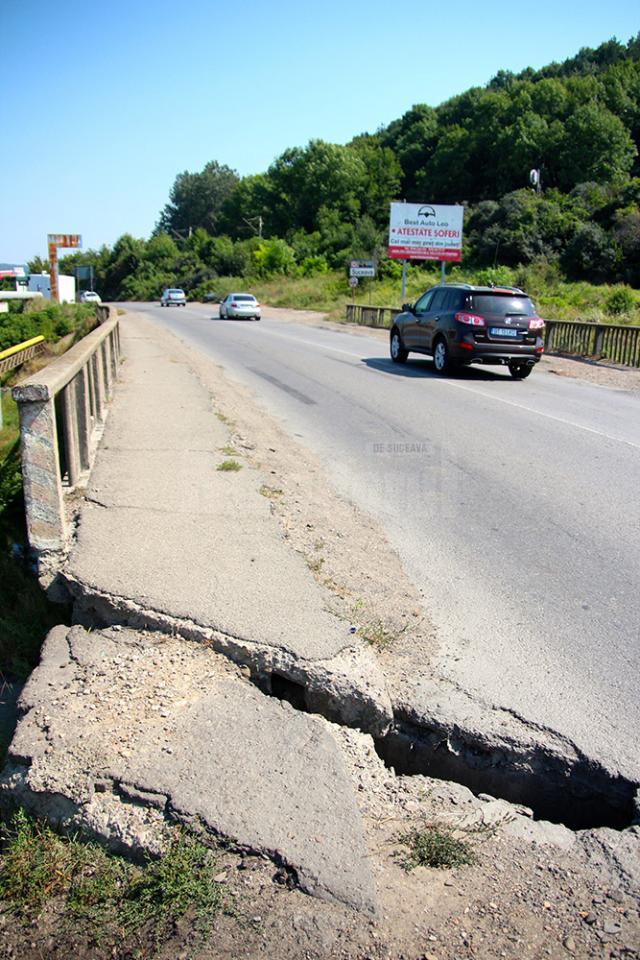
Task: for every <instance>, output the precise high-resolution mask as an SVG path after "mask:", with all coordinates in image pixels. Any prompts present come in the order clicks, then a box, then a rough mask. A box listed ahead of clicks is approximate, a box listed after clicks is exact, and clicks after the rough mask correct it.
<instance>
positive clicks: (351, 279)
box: [349, 277, 358, 288]
mask: <svg viewBox="0 0 640 960" xmlns="http://www.w3.org/2000/svg"><path fill="white" fill-rule="evenodd" d="M349 286H350V287H351V288H353V287H357V286H358V278H357V277H349Z"/></svg>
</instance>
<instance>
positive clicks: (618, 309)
mask: <svg viewBox="0 0 640 960" xmlns="http://www.w3.org/2000/svg"><path fill="white" fill-rule="evenodd" d="M636 306H637V303H636V298H635V296H634V295H633V291H632V290H630V289H629V287H618V288H617V289H616V290H614V291H613V293H610V294H609V296H608V297H607V299H606V300H605V304H604V308H605V310H606V312H607V313H610V314H611V315H612V316H618V315H619V314H621V313H632V312H633V311H634V310H635V309H636Z"/></svg>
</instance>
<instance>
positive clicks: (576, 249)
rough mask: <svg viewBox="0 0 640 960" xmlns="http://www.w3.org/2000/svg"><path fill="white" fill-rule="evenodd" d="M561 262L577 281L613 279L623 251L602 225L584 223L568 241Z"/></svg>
mask: <svg viewBox="0 0 640 960" xmlns="http://www.w3.org/2000/svg"><path fill="white" fill-rule="evenodd" d="M562 262H563V266H564V268H565V270H566V271H567V273H568V274H569V276H570V277H573V278H574V279H576V280H591V281H592V282H593V281H596V282H599V281H605V280H613V279H615V278H616V274H617V268H618V265H619V263H620V251H619V249H618V248H617V246H616V244H615V243H614V241H613V240H612V239H611V237H609V236H608V234H607V233H606V232H605V231H604V230H603V229H602V227H600V226H598V224H597V223H585V224H584V225H583V226H582V227H580V229H579V230H577V231H576V234H575V236H574V238H573V240H571V242H570V243H569V244H568V246H567V249H566V251H565V253H564V256H563V258H562Z"/></svg>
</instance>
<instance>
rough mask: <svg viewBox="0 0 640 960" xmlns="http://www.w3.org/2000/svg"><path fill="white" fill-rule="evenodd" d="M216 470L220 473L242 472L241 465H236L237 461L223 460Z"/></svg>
mask: <svg viewBox="0 0 640 960" xmlns="http://www.w3.org/2000/svg"><path fill="white" fill-rule="evenodd" d="M216 470H220V471H221V472H222V473H236V472H237V471H238V470H242V464H241V463H238V461H237V460H223V461H222V463H219V464H218V466H217V467H216Z"/></svg>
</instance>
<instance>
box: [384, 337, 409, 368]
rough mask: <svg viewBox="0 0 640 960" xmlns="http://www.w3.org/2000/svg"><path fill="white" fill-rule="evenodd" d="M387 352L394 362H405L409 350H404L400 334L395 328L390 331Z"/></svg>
mask: <svg viewBox="0 0 640 960" xmlns="http://www.w3.org/2000/svg"><path fill="white" fill-rule="evenodd" d="M389 352H390V353H391V359H392V360H393V362H394V363H406V362H407V357H408V356H409V351H408V350H405V348H404V346H403V344H402V339H401V337H400V334H399V332H398V331H397V330H392V331H391V338H390V340H389Z"/></svg>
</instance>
